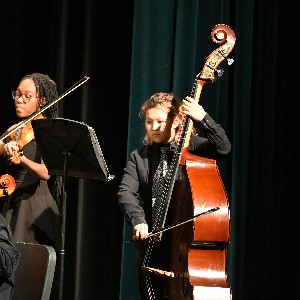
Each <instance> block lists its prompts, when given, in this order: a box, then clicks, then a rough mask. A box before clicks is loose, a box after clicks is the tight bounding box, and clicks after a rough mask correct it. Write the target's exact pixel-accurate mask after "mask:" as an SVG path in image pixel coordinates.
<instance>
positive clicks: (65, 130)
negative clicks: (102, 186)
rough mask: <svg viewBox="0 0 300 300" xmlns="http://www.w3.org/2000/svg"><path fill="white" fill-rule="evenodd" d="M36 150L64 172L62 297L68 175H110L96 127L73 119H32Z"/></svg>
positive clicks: (104, 177) (51, 170)
mask: <svg viewBox="0 0 300 300" xmlns="http://www.w3.org/2000/svg"><path fill="white" fill-rule="evenodd" d="M31 123H32V127H33V130H34V135H35V140H36V144H37V150H38V151H39V154H40V155H41V157H42V159H43V161H44V163H45V165H46V167H47V169H48V173H49V175H57V176H62V179H63V184H62V197H63V200H62V202H63V203H62V211H61V217H62V227H61V238H62V240H61V250H60V261H59V263H60V270H59V271H60V273H59V279H60V280H59V300H62V299H63V281H64V260H65V229H66V207H67V194H66V182H67V178H68V177H76V178H87V179H98V180H105V181H109V180H111V179H113V178H114V175H110V174H109V171H108V168H107V165H106V162H105V159H104V156H103V154H102V150H101V147H100V144H99V142H98V139H97V136H96V134H95V131H94V129H93V128H91V127H89V126H88V125H86V124H84V123H80V122H76V121H73V120H67V119H62V118H53V119H51V118H45V119H39V120H33V121H32V122H31Z"/></svg>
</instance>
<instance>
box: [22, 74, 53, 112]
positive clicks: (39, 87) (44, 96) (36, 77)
mask: <svg viewBox="0 0 300 300" xmlns="http://www.w3.org/2000/svg"><path fill="white" fill-rule="evenodd" d="M25 79H31V80H33V82H34V84H35V87H36V91H37V94H38V96H39V98H40V102H39V106H40V108H41V109H42V108H43V107H45V105H47V104H48V105H49V104H50V103H52V102H54V101H55V100H57V98H58V93H57V88H56V83H55V82H54V81H53V80H52V79H51V78H50V77H49V76H48V75H45V74H42V73H32V74H30V75H26V76H24V77H23V78H22V79H21V81H23V80H25ZM42 114H43V116H44V117H46V118H57V117H58V115H59V109H58V103H55V104H53V105H52V106H50V107H49V108H48V109H46V110H45V111H43V113H42Z"/></svg>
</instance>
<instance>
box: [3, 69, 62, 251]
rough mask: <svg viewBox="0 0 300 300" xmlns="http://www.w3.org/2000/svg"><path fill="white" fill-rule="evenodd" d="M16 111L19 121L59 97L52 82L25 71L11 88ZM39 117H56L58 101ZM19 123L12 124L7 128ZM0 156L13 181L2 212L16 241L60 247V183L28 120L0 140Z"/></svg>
mask: <svg viewBox="0 0 300 300" xmlns="http://www.w3.org/2000/svg"><path fill="white" fill-rule="evenodd" d="M12 97H13V99H14V103H15V109H16V115H17V117H18V118H19V119H20V120H21V121H22V120H24V119H27V118H28V117H30V116H31V115H33V114H34V113H36V112H38V111H40V110H41V109H42V108H43V107H44V106H45V105H46V104H48V103H51V102H53V101H55V100H56V99H57V98H58V93H57V89H56V84H55V82H54V81H53V80H52V79H51V78H50V77H49V76H48V75H44V74H40V73H33V74H30V75H26V76H25V77H24V78H22V80H21V81H20V83H19V86H18V88H17V90H16V91H13V92H12ZM38 117H41V118H44V117H52V118H53V117H58V106H57V104H55V105H52V106H51V107H49V109H47V110H44V111H43V113H41V115H38ZM17 125H18V124H15V125H13V126H11V127H10V128H9V129H8V131H7V132H9V131H11V130H13V129H14V128H15V127H16V126H17ZM0 156H3V157H4V159H5V161H6V162H7V167H8V170H7V173H8V174H10V175H12V176H13V177H14V179H15V181H16V189H15V190H14V191H13V192H12V193H11V194H10V195H9V197H8V201H7V203H5V205H4V208H3V215H4V216H5V218H6V220H7V221H8V223H9V224H10V226H11V229H12V232H13V236H14V240H15V241H16V242H27V243H37V244H43V245H50V246H53V247H54V248H55V249H56V250H58V249H59V246H60V245H59V241H60V216H59V203H58V201H59V195H60V185H59V182H58V180H57V178H55V177H54V176H49V174H48V170H47V168H46V166H45V164H44V163H43V161H42V159H41V156H40V154H39V153H38V151H37V147H36V142H35V139H34V132H33V129H32V126H31V121H29V122H27V123H25V124H24V126H22V127H21V128H20V129H18V130H16V131H14V132H13V133H12V134H11V135H9V136H8V137H7V138H5V139H4V140H3V141H0Z"/></svg>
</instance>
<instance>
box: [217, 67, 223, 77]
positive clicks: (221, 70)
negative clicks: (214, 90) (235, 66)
mask: <svg viewBox="0 0 300 300" xmlns="http://www.w3.org/2000/svg"><path fill="white" fill-rule="evenodd" d="M216 72H217V75H218V77H221V76H222V75H223V74H224V70H223V69H220V68H217V69H216Z"/></svg>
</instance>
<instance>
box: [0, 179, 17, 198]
mask: <svg viewBox="0 0 300 300" xmlns="http://www.w3.org/2000/svg"><path fill="white" fill-rule="evenodd" d="M15 188H16V182H15V180H14V178H13V177H12V176H11V175H8V174H4V175H2V176H0V197H3V196H7V195H10V194H11V193H12V192H13V191H14V190H15Z"/></svg>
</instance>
